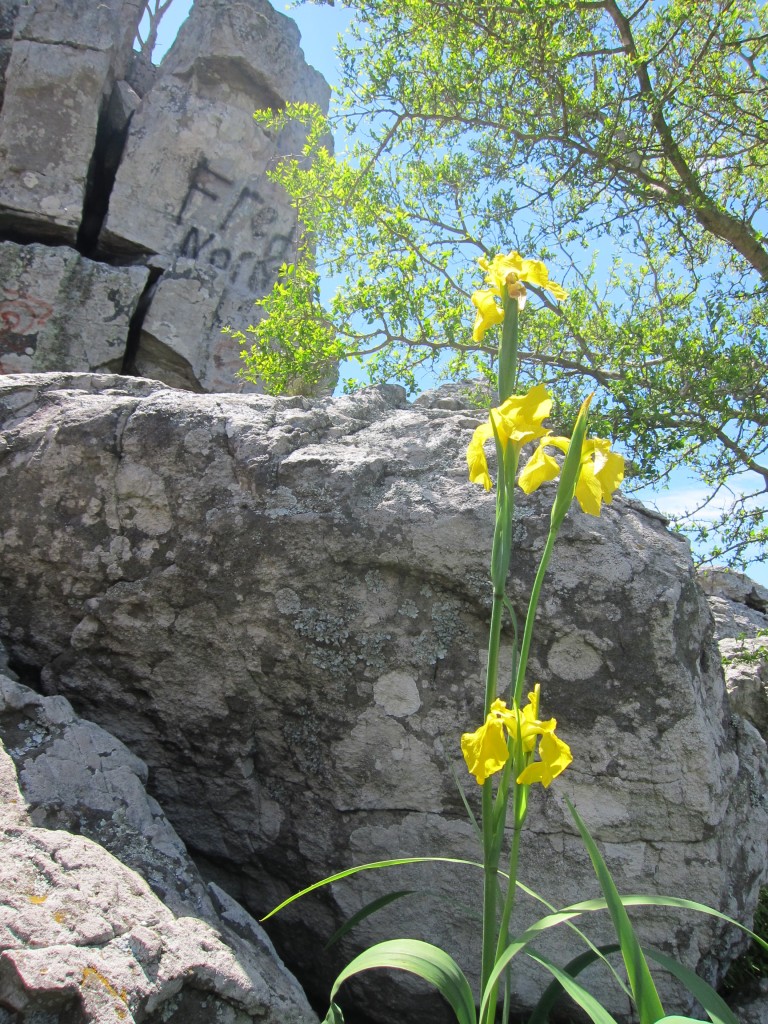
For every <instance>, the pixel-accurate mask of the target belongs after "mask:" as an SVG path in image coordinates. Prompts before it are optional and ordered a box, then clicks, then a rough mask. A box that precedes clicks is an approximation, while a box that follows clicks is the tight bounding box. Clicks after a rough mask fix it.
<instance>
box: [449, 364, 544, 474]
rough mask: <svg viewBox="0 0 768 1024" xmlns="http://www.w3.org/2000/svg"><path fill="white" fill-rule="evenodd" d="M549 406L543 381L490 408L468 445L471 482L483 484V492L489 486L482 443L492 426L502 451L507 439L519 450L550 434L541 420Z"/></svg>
mask: <svg viewBox="0 0 768 1024" xmlns="http://www.w3.org/2000/svg"><path fill="white" fill-rule="evenodd" d="M551 409H552V399H551V398H550V397H549V395H548V394H547V389H546V387H545V386H544V385H543V384H537V385H536V386H535V387H533V388H531V390H530V391H529V392H528V394H527V395H510V396H509V398H508V399H507V400H506V401H505V402H503V403H502V404H501V405H500V406H499V407H498V408H496V409H491V411H490V413H489V415H488V422H487V423H481V424H480V426H479V427H477V429H476V430H475V432H474V434H473V435H472V440H471V441H470V442H469V447H468V448H467V464H468V466H469V479H470V481H471V482H472V483H473V484H482V485H483V487H485V489H486V491H490V489H491V477H490V474H489V472H488V462H487V461H486V458H485V449H484V445H485V442H486V441H489V440H490V439H491V438H492V437H493V427H494V426H495V427H496V433H497V434H498V437H499V441H500V442H501V446H502V448H503V449H504V450H506V447H507V445H508V444H509V443H510V442H512V444H513V445H515V446H516V447H517V448H518V450H519V449H520V448H521V447H522V446H523V445H524V444H527V443H528V442H529V441H535V440H537V439H538V438H544V437H546V436H547V435H548V434H549V431H548V430H547V429H546V428H545V427H543V426H542V425H541V423H542V420H544V419H546V417H547V416H549V413H550V411H551Z"/></svg>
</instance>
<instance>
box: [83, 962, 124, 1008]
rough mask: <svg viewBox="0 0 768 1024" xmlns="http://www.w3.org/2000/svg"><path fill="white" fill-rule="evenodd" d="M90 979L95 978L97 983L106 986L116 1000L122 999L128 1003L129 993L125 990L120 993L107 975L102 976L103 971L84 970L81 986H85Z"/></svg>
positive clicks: (88, 968) (90, 968)
mask: <svg viewBox="0 0 768 1024" xmlns="http://www.w3.org/2000/svg"><path fill="white" fill-rule="evenodd" d="M90 978H93V979H94V980H95V981H98V982H101V984H102V985H103V986H104V988H105V989H106V990H107V992H109V994H110V995H111V996H114V997H115V999H121V1000H122V1001H123V1002H124V1003H127V1002H128V993H127V992H126V990H125V989H123V990H122V992H118V991H117V989H116V988H115V986H114V985H113V984H112V982H111V981H110V980H109V978H108V977H107V976H106V975H105V974H102V973H101V971H99V970H97V969H96V968H95V967H85V968H83V976H82V978H81V979H80V984H81V985H85V984H86V982H87V981H88V980H89V979H90Z"/></svg>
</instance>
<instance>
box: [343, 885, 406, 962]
mask: <svg viewBox="0 0 768 1024" xmlns="http://www.w3.org/2000/svg"><path fill="white" fill-rule="evenodd" d="M414 891H415V890H414V889H398V891H397V892H388V893H387V894H386V895H385V896H379V898H378V899H375V900H371V902H370V903H367V904H366V905H365V906H364V907H361V908H360V910H358V911H357V912H356V913H354V914H353V915H352V916H351V917H348V918H347V920H346V921H345V922H344V924H343V925H342V926H341V927H340V928H337V929H336V931H335V932H334V933H333V935H332V936H331V937H330V939H328V941H327V942H326V944H325V945H324V946H323V949H329V948H330V947H331V946H333V945H334V944H335V943H337V942H338V941H339V940H340V939H343V938H344V936H345V935H346V934H347V932H351V931H352V929H353V928H354V927H355V926H356V925H358V924H360V922H361V921H364V920H365V919H366V917H370V916H371V914H375V913H376V911H377V910H381V909H382V908H383V907H386V906H389V904H390V903H394V901H395V900H399V899H402V897H403V896H412V895H413V893H414Z"/></svg>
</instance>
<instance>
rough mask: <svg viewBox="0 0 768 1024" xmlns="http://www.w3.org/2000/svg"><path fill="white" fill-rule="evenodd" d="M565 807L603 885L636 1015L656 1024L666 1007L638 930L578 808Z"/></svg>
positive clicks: (647, 1023) (644, 1020) (642, 1020)
mask: <svg viewBox="0 0 768 1024" xmlns="http://www.w3.org/2000/svg"><path fill="white" fill-rule="evenodd" d="M566 803H567V804H568V809H569V810H570V812H571V814H572V816H573V820H574V821H575V822H576V827H577V828H578V830H579V832H580V833H581V838H582V841H583V843H584V846H585V847H586V849H587V853H588V854H589V858H590V860H591V861H592V867H593V868H594V869H595V874H596V875H597V879H598V881H599V882H600V888H601V889H602V890H603V894H604V896H605V901H606V903H607V904H608V912H609V914H610V915H611V920H612V921H613V927H614V928H615V930H616V937H617V939H618V940H619V944H620V945H621V954H622V956H623V957H624V966H625V967H626V969H627V978H628V979H629V984H630V987H631V989H632V994H633V996H634V998H635V1004H636V1006H637V1012H638V1015H639V1017H640V1024H655V1021H658V1020H660V1019H661V1018H662V1017H663V1016H664V1007H663V1006H662V1005H661V1000H660V999H659V994H658V992H657V991H656V986H655V985H654V983H653V978H652V977H651V972H650V970H649V969H648V963H647V961H646V959H645V957H644V956H643V951H642V949H641V948H640V943H639V942H638V941H637V936H636V935H635V930H634V928H633V927H632V923H631V922H630V920H629V916H628V915H627V911H626V910H625V908H624V904H623V903H622V901H621V897H620V896H619V892H618V889H617V888H616V886H615V884H614V881H613V878H612V877H611V873H610V871H609V870H608V866H607V864H606V863H605V861H604V860H603V858H602V856H601V854H600V851H599V850H598V848H597V844H596V843H595V841H594V839H593V838H592V836H591V835H590V834H589V830H588V828H587V826H586V825H585V824H584V822H583V821H582V819H581V817H580V816H579V814H578V812H577V810H576V808H575V807H574V806H573V804H572V803H571V801H570V800H569V799H568V798H567V797H566Z"/></svg>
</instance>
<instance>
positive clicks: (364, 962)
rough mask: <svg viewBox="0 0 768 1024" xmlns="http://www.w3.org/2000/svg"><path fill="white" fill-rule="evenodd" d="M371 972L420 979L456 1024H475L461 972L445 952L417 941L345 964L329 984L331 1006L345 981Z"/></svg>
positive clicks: (393, 944)
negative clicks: (379, 970)
mask: <svg viewBox="0 0 768 1024" xmlns="http://www.w3.org/2000/svg"><path fill="white" fill-rule="evenodd" d="M375 968H389V969H393V970H399V971H407V972H408V973H409V974H415V975H417V976H418V977H420V978H423V979H424V980H425V981H427V982H429V983H430V984H431V985H434V986H435V988H436V989H437V990H438V991H439V992H440V994H441V995H442V996H443V998H444V999H445V1000H446V1002H447V1003H448V1005H449V1006H450V1007H451V1009H452V1010H453V1012H454V1013H455V1015H456V1020H457V1021H458V1024H476V1021H477V1019H476V1017H475V1000H474V997H473V995H472V989H471V988H470V985H469V982H468V981H467V979H466V977H465V975H464V973H463V972H462V970H461V968H460V967H459V965H458V964H457V963H456V961H455V960H454V959H453V957H451V956H449V955H448V954H447V953H446V952H445V950H442V949H440V948H439V946H433V945H432V944H431V943H429V942H422V941H421V940H420V939H390V940H389V941H387V942H380V943H378V945H376V946H371V948H370V949H366V950H365V952H363V953H361V954H360V956H357V957H355V959H354V960H353V961H352V962H351V963H349V964H347V966H346V967H345V968H344V970H343V971H342V972H341V974H340V975H339V976H338V978H337V979H336V981H335V982H334V983H333V988H332V989H331V1002H333V999H334V997H335V995H336V993H337V992H338V991H339V988H340V987H341V985H342V984H343V983H344V982H345V981H346V980H347V979H348V978H351V977H353V976H354V975H355V974H361V973H362V972H363V971H370V970H373V969H375Z"/></svg>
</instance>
